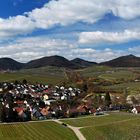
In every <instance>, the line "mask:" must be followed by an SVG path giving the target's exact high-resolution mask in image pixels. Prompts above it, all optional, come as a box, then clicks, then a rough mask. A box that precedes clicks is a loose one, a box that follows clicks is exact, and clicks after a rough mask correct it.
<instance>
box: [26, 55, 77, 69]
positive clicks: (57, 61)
mask: <svg viewBox="0 0 140 140" xmlns="http://www.w3.org/2000/svg"><path fill="white" fill-rule="evenodd" d="M45 66H56V67H64V68H69V69H77V68H80V66H77V65H76V64H74V63H72V62H71V61H69V60H67V59H66V58H64V57H61V56H57V55H55V56H49V57H43V58H40V59H36V60H32V61H30V62H28V63H27V64H26V65H25V67H24V68H25V69H31V68H39V67H45Z"/></svg>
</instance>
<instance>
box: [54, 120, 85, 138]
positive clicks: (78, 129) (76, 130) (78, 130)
mask: <svg viewBox="0 0 140 140" xmlns="http://www.w3.org/2000/svg"><path fill="white" fill-rule="evenodd" d="M54 122H56V123H59V124H62V123H63V122H61V121H60V120H54ZM67 127H68V128H70V129H71V130H72V131H73V132H74V133H75V135H76V136H77V137H78V139H79V140H86V138H85V137H84V136H83V134H82V133H81V132H80V129H81V128H82V127H73V126H71V125H67Z"/></svg>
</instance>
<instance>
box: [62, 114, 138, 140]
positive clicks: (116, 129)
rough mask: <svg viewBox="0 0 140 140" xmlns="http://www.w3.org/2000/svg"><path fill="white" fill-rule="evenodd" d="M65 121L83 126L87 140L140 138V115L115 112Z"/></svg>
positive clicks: (128, 139)
mask: <svg viewBox="0 0 140 140" xmlns="http://www.w3.org/2000/svg"><path fill="white" fill-rule="evenodd" d="M63 122H65V123H67V124H69V125H72V126H75V127H82V128H81V129H80V131H81V132H82V133H83V135H84V136H85V137H86V139H87V140H134V139H137V140H138V138H140V116H134V115H132V114H126V113H114V114H110V115H107V116H99V117H87V118H77V119H71V120H63Z"/></svg>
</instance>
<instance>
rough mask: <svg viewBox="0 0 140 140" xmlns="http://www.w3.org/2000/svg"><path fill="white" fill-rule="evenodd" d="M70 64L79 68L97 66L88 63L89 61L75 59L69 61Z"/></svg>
mask: <svg viewBox="0 0 140 140" xmlns="http://www.w3.org/2000/svg"><path fill="white" fill-rule="evenodd" d="M71 62H72V63H74V64H76V65H78V66H79V67H83V68H86V67H90V66H93V65H97V63H96V62H90V61H86V60H83V59H80V58H75V59H73V60H71Z"/></svg>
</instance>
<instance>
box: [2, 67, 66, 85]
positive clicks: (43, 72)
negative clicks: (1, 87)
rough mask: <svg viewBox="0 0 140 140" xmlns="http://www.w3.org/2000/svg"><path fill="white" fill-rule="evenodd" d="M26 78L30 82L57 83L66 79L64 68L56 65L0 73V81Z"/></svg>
mask: <svg viewBox="0 0 140 140" xmlns="http://www.w3.org/2000/svg"><path fill="white" fill-rule="evenodd" d="M23 79H26V80H27V81H30V82H32V83H35V82H39V83H44V84H59V83H61V82H63V81H65V80H66V74H65V70H64V69H63V68H56V67H43V68H36V69H27V70H22V71H19V72H9V73H8V72H7V73H0V82H5V81H6V82H8V81H15V80H19V81H22V80H23Z"/></svg>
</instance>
